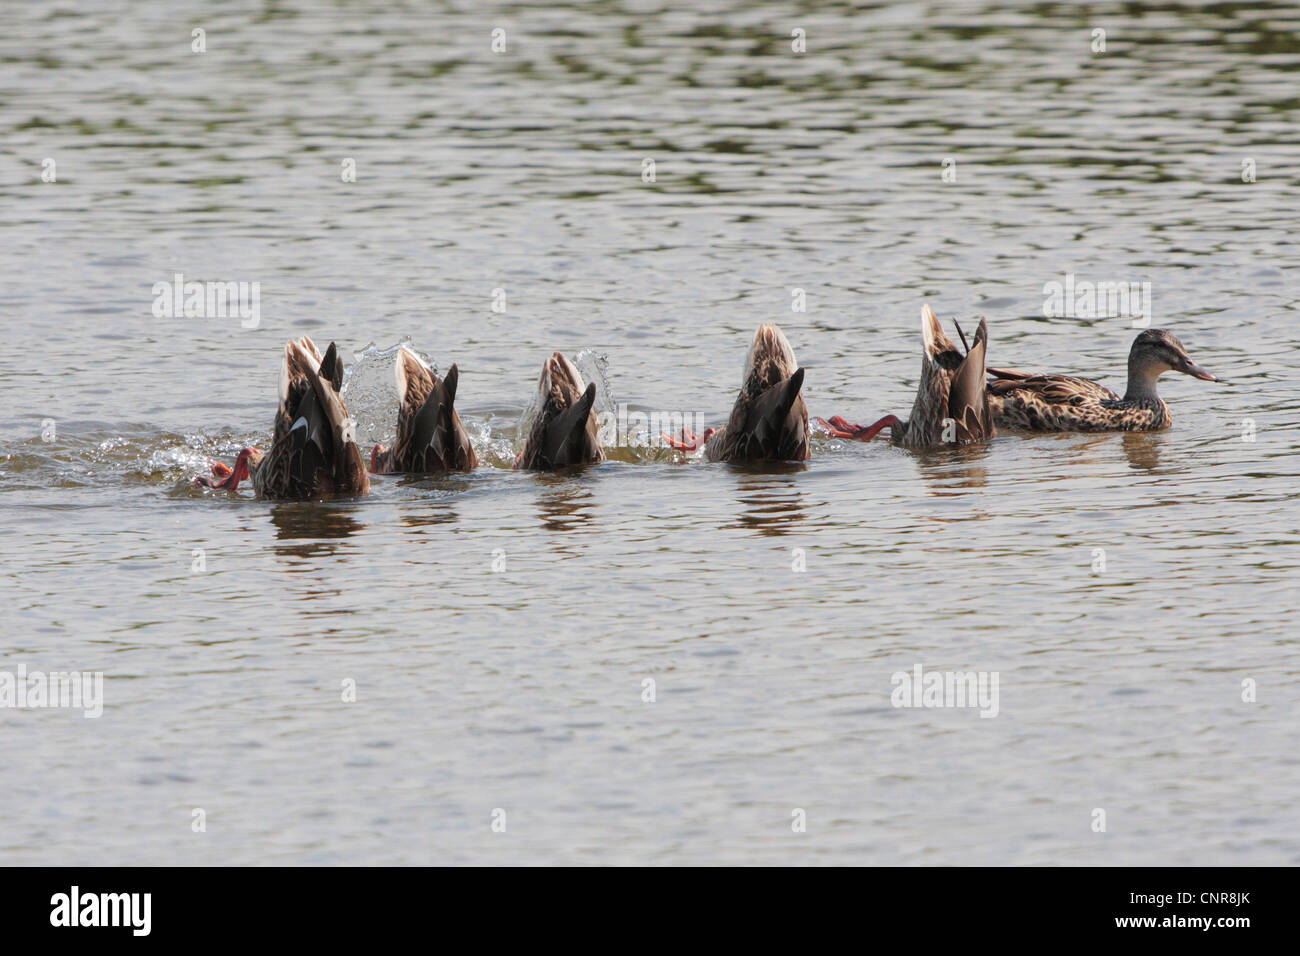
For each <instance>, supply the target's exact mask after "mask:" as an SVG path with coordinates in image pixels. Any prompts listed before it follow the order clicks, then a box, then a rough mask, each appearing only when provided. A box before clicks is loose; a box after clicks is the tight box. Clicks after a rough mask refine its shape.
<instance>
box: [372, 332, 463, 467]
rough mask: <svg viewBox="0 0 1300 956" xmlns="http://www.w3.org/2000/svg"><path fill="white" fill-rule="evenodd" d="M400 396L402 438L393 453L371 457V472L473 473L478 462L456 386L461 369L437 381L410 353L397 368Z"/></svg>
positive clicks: (402, 354) (375, 452)
mask: <svg viewBox="0 0 1300 956" xmlns="http://www.w3.org/2000/svg"><path fill="white" fill-rule="evenodd" d="M394 373H395V376H396V379H397V394H398V395H400V396H401V403H400V404H399V405H398V408H397V438H396V440H395V441H394V442H393V447H392V448H385V447H384V446H383V445H376V446H375V447H374V448H373V449H372V450H371V452H370V471H371V472H372V473H374V474H377V475H387V474H392V473H393V472H406V473H409V474H438V473H442V472H449V471H473V470H474V468H476V467H477V466H478V457H477V456H476V455H475V454H474V446H473V445H472V444H471V443H470V440H469V434H468V433H467V432H466V431H465V426H464V425H463V424H462V423H461V420H460V415H458V414H457V413H456V408H455V402H456V385H457V383H459V381H460V369H458V368H457V367H456V366H455V365H452V367H451V368H450V369H448V370H447V377H446V378H445V379H440V378H438V376H437V375H435V374H434V373H433V371H432V370H430V369H429V368H428V366H426V365H425V364H424V362H423V361H422V360H421V359H420V357H419V356H418V355H416V354H415V353H414V352H412V351H411V350H410V349H408V348H403V349H401V350H400V351H398V353H397V358H396V362H395V363H394Z"/></svg>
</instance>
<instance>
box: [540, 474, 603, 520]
mask: <svg viewBox="0 0 1300 956" xmlns="http://www.w3.org/2000/svg"><path fill="white" fill-rule="evenodd" d="M538 481H539V482H541V483H543V484H546V485H550V486H551V488H550V490H547V491H545V492H543V493H542V494H541V495H540V496H539V497H538V499H537V504H538V514H539V516H540V517H541V519H542V527H543V528H545V529H546V530H547V531H574V530H576V529H578V528H581V527H582V526H584V525H586V524H587V523H588V522H589V521H590V520H591V517H592V514H591V508H592V505H593V504H594V502H595V495H594V494H593V493H592V491H591V489H590V488H589V487H587V486H586V485H585V484H578V483H576V482H575V481H574V480H573V478H572V477H566V476H564V475H539V476H538Z"/></svg>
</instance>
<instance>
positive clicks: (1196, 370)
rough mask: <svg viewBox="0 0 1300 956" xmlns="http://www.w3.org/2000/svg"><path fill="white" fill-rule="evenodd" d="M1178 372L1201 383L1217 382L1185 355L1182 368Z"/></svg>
mask: <svg viewBox="0 0 1300 956" xmlns="http://www.w3.org/2000/svg"><path fill="white" fill-rule="evenodd" d="M1178 371H1180V372H1182V373H1183V374H1185V375H1190V376H1191V377H1192V378H1199V379H1200V380H1201V381H1203V382H1217V381H1218V379H1217V378H1215V377H1214V376H1213V375H1211V374H1210V373H1209V372H1207V371H1206V370H1205V369H1203V368H1201V367H1200V366H1199V365H1197V364H1196V363H1195V362H1193V361H1192V360H1191V359H1190V358H1188V357H1187V356H1186V355H1184V356H1183V364H1182V367H1181V368H1179V369H1178Z"/></svg>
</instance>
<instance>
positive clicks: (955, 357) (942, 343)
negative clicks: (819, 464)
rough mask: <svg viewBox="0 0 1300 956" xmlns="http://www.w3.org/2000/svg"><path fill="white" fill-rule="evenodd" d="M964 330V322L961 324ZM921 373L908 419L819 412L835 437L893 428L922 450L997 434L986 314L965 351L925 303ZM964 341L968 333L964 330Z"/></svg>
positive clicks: (867, 435)
mask: <svg viewBox="0 0 1300 956" xmlns="http://www.w3.org/2000/svg"><path fill="white" fill-rule="evenodd" d="M957 332H958V334H961V327H960V326H958V327H957ZM921 340H922V343H923V348H922V350H921V377H920V379H919V380H918V381H917V385H916V399H915V400H914V401H913V402H912V412H911V414H910V415H909V416H908V418H907V421H903V420H901V419H900V418H898V417H897V416H896V415H886V416H885V417H884V418H882V419H880V420H879V421H876V422H873V423H872V424H870V425H851V424H849V422H847V421H846V420H845V419H844V418H842V417H841V416H838V415H836V416H834V417H832V418H830V419H829V420H828V419H824V418H819V419H818V421H819V422H820V423H821V424H822V427H824V428H825V429H826V430H827V431H828V432H829V433H830V435H831V437H832V438H848V439H853V440H855V441H870V440H871V439H872V438H874V437H875V436H876V435H877V434H878V433H879V432H880V431H882V430H883V429H885V428H888V429H889V438H890V441H891V442H892V443H893V444H895V445H899V446H900V447H903V448H910V449H913V450H920V449H926V448H941V447H944V446H947V445H969V444H973V443H975V442H982V441H987V440H988V439H990V438H993V437H995V436H996V435H997V428H996V426H995V423H994V420H993V410H992V408H991V406H990V404H989V396H988V390H987V389H986V388H985V386H984V379H985V365H984V357H985V355H986V353H987V351H988V340H989V329H988V323H987V322H986V321H985V320H984V319H980V324H979V328H978V329H976V330H975V344H974V345H972V346H970V347H969V348H968V349H967V350H966V352H965V354H962V352H961V350H960V349H958V348H957V346H955V345H953V343H952V340H951V339H949V338H948V336H946V335H945V334H944V332H943V326H942V325H940V324H939V319H938V318H937V317H936V316H935V314H934V312H933V311H932V310H931V308H930V307H929V306H928V305H922V306H921ZM962 341H963V344H964V343H965V336H964V335H962Z"/></svg>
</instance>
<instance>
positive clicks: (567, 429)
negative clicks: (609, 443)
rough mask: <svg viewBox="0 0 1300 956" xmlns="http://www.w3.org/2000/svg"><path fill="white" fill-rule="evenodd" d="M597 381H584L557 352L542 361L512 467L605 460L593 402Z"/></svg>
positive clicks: (548, 467)
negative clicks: (531, 409)
mask: <svg viewBox="0 0 1300 956" xmlns="http://www.w3.org/2000/svg"><path fill="white" fill-rule="evenodd" d="M595 402H596V383H595V382H592V383H591V384H590V385H584V384H583V381H582V375H580V374H579V372H578V369H577V367H576V366H575V365H574V364H573V363H572V362H570V361H569V360H568V359H567V358H565V356H564V355H563V354H562V353H560V352H556V353H555V354H553V355H552V356H551V357H550V358H549V359H547V360H546V361H545V362H543V363H542V374H541V376H540V377H539V378H538V380H537V415H536V416H535V417H534V418H533V422H532V425H531V427H530V428H529V430H528V437H527V439H526V440H525V441H524V448H523V451H521V452H520V453H519V455H518V457H516V458H515V468H526V469H531V470H534V471H550V470H554V469H556V468H564V467H567V466H569V465H587V464H594V463H595V462H600V461H604V460H605V449H604V448H603V447H602V445H601V443H600V424H599V422H598V421H597V419H596V412H595V410H594V409H593V407H592V406H593V405H594V404H595Z"/></svg>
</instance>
